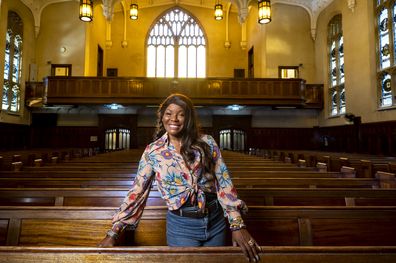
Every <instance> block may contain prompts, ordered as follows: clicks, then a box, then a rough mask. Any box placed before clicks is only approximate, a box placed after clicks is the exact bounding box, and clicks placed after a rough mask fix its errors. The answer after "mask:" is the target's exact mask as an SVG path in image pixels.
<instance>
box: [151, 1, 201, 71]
mask: <svg viewBox="0 0 396 263" xmlns="http://www.w3.org/2000/svg"><path fill="white" fill-rule="evenodd" d="M147 77H158V78H163V77H165V78H173V77H178V78H204V77H206V40H205V36H204V33H203V31H202V29H201V27H200V26H199V24H198V23H197V22H196V20H195V19H194V18H193V17H192V16H191V15H190V14H188V13H186V12H185V11H183V10H182V9H180V8H179V7H177V8H174V9H171V10H170V11H168V12H167V13H166V14H165V15H163V16H162V17H161V18H160V19H158V21H157V22H156V23H155V24H154V26H153V27H152V28H151V30H150V33H149V36H148V38H147Z"/></svg>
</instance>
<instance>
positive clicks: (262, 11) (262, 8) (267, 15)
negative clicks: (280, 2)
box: [258, 0, 271, 24]
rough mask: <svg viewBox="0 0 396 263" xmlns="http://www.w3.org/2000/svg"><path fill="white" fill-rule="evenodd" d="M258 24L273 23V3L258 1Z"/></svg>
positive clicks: (264, 0)
mask: <svg viewBox="0 0 396 263" xmlns="http://www.w3.org/2000/svg"><path fill="white" fill-rule="evenodd" d="M258 22H259V23H260V24H268V23H269V22H271V1H270V0H258Z"/></svg>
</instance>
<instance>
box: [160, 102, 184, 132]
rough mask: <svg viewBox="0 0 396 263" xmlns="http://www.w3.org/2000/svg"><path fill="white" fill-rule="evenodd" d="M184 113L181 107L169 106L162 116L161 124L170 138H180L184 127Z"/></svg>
mask: <svg viewBox="0 0 396 263" xmlns="http://www.w3.org/2000/svg"><path fill="white" fill-rule="evenodd" d="M184 120H185V112H184V109H183V108H182V107H180V106H179V105H176V104H170V105H169V106H168V107H167V108H166V109H165V112H164V116H162V124H163V125H164V128H165V130H166V131H167V132H168V134H169V135H170V136H174V137H180V136H181V135H182V130H183V127H184Z"/></svg>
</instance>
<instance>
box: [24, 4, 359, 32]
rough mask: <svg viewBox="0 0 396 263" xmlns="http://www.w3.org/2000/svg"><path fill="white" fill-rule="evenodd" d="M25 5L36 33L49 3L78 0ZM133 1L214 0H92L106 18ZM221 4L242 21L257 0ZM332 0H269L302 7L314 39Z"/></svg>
mask: <svg viewBox="0 0 396 263" xmlns="http://www.w3.org/2000/svg"><path fill="white" fill-rule="evenodd" d="M21 1H22V2H23V3H25V5H26V6H28V7H29V8H30V10H31V11H32V13H33V16H34V19H35V25H36V34H38V32H39V30H40V18H41V12H42V10H43V9H44V8H45V7H46V6H47V5H50V4H53V3H59V2H67V1H76V2H78V1H79V0H21ZM131 1H134V2H136V3H138V4H139V8H148V7H153V6H162V5H171V4H182V5H191V6H201V7H205V8H210V9H212V8H213V6H214V3H215V1H216V0H94V3H96V4H102V6H103V14H104V16H105V17H106V19H108V20H111V19H112V13H113V12H114V7H115V6H116V5H117V4H118V3H120V2H126V3H130V2H131ZM220 1H221V2H222V4H223V5H225V6H228V4H231V11H234V12H238V16H239V21H240V22H244V21H245V19H246V16H247V14H248V10H249V6H252V5H256V3H257V0H220ZM332 1H334V0H271V4H272V5H276V4H288V5H294V6H299V7H301V8H304V9H305V10H306V11H307V13H308V15H309V17H310V21H311V34H312V38H313V39H315V35H316V21H317V18H318V16H319V14H320V12H321V11H322V10H323V9H324V8H326V7H327V6H328V5H329V4H330V3H331V2H332ZM355 3H356V0H347V4H348V6H349V7H350V8H354V6H355Z"/></svg>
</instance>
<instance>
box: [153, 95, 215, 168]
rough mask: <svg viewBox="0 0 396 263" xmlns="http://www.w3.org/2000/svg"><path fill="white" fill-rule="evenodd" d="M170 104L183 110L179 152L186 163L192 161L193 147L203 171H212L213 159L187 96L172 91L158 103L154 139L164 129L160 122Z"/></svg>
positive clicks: (163, 131) (193, 157)
mask: <svg viewBox="0 0 396 263" xmlns="http://www.w3.org/2000/svg"><path fill="white" fill-rule="evenodd" d="M170 104H176V105H178V106H180V107H181V108H183V110H184V115H185V119H184V126H183V128H182V131H181V133H182V135H181V143H182V144H181V145H182V146H181V148H180V153H181V155H182V156H183V158H184V161H186V163H192V162H193V161H194V159H195V154H194V149H195V150H198V151H199V152H200V154H201V162H202V164H203V165H204V167H205V172H209V173H213V171H214V161H213V158H212V155H211V152H210V147H209V145H208V144H207V143H206V142H204V141H203V140H202V139H201V132H200V127H199V123H198V119H197V114H196V111H195V108H194V104H193V102H192V101H191V99H190V98H188V97H187V96H185V95H183V94H180V93H174V94H171V95H169V96H168V97H167V98H166V99H165V100H164V101H163V102H162V103H161V105H160V107H159V109H158V112H157V128H156V132H155V134H154V140H157V139H159V138H161V136H162V135H164V134H165V132H166V130H165V127H164V125H163V123H162V118H163V116H164V114H165V110H166V109H167V108H168V106H169V105H170Z"/></svg>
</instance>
